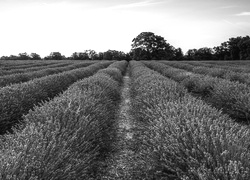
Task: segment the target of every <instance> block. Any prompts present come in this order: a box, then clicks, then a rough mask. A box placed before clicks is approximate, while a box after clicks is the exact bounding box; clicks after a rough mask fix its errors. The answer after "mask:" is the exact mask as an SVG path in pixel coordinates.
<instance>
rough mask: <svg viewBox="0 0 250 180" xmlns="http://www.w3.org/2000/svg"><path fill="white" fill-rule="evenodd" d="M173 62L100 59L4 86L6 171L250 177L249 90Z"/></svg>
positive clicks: (1, 168) (44, 175)
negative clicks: (125, 95)
mask: <svg viewBox="0 0 250 180" xmlns="http://www.w3.org/2000/svg"><path fill="white" fill-rule="evenodd" d="M174 63H175V62H174ZM174 63H172V64H171V66H169V65H166V64H167V63H165V64H164V63H163V61H161V62H156V61H151V62H148V61H130V62H129V63H128V62H127V61H102V62H96V63H94V64H92V65H89V66H88V67H83V68H78V69H73V70H70V71H66V72H62V73H59V74H54V75H49V76H45V77H41V78H36V79H33V80H31V81H28V82H26V83H20V84H15V85H11V86H7V87H3V88H1V89H0V101H1V104H0V129H1V130H2V131H1V134H2V135H0V177H1V178H2V179H4V180H5V179H6V180H13V179H15V180H17V179H18V180H26V179H39V180H40V179H65V180H68V179H76V180H81V179H90V180H91V179H110V180H112V179H124V178H123V177H120V175H122V174H124V175H126V178H127V179H138V180H139V179H148V180H152V179H183V180H184V179H185V180H199V179H244V180H245V179H246V180H247V179H250V168H249V167H250V161H249V160H250V149H249V147H250V129H249V126H248V125H243V124H241V123H237V122H235V119H237V120H243V121H248V120H249V114H250V111H249V109H250V108H249V97H250V96H249V95H250V94H249V93H250V87H249V86H248V85H247V84H243V83H239V82H233V81H229V80H227V79H223V78H217V77H212V76H209V75H203V74H195V73H194V72H191V71H186V70H184V69H178V68H174V67H172V65H173V66H174ZM190 66H191V65H190ZM125 74H126V75H125ZM128 74H129V77H128V76H127V75H128ZM124 76H125V77H124ZM123 79H125V81H124V82H125V83H124V82H123ZM126 80H129V83H126ZM124 84H125V85H126V86H124ZM124 90H126V91H129V93H128V94H127V95H128V96H129V97H126V98H128V99H126V100H127V101H128V102H129V103H127V104H126V103H124V102H123V101H122V97H123V96H122V92H124ZM123 100H124V99H123ZM123 103H124V104H126V107H125V106H123V107H125V108H126V111H121V109H120V108H121V105H123ZM221 110H222V111H221ZM121 113H127V114H121ZM126 115H127V116H126ZM120 116H124V117H127V118H129V120H128V121H129V123H131V124H132V125H133V127H132V126H131V127H130V128H129V133H130V135H131V136H130V137H127V134H126V132H127V131H126V127H124V129H123V131H124V132H121V127H119V125H120V123H122V122H123V121H122V120H124V119H121V118H119V117H120ZM126 120H127V119H126ZM119 128H120V129H119ZM9 132H10V133H9ZM121 133H123V134H121ZM125 135H126V137H125ZM126 138H129V140H128V139H127V140H126ZM123 140H124V143H122V142H121V141H123ZM126 142H127V143H126ZM125 143H126V144H125ZM117 144H123V145H122V147H116V146H115V145H117ZM123 146H124V147H123ZM125 151H127V153H126V152H125ZM119 152H123V153H119ZM119 155H120V156H119ZM124 155H130V156H131V157H129V158H128V157H123V156H124ZM118 156H119V157H118ZM123 158H127V159H123ZM128 159H129V160H131V161H132V162H129V163H125V162H127V161H126V160H128ZM112 161H114V162H112ZM119 163H120V164H119ZM126 166H130V167H126ZM122 170H124V171H126V172H121V171H122ZM109 176H110V177H109ZM111 176H112V177H111Z"/></svg>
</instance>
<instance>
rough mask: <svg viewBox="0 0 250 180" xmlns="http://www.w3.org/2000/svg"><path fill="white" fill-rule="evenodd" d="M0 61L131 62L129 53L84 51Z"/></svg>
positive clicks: (3, 57)
mask: <svg viewBox="0 0 250 180" xmlns="http://www.w3.org/2000/svg"><path fill="white" fill-rule="evenodd" d="M0 59H2V60H41V59H44V60H131V55H130V54H129V53H124V52H122V51H117V50H108V51H106V52H99V53H96V51H94V50H85V51H83V52H74V53H73V54H72V55H71V56H70V57H66V56H65V55H62V54H61V53H60V52H51V53H50V54H49V55H48V56H45V57H44V58H41V56H40V55H39V54H37V53H31V54H27V53H26V52H25V53H19V54H18V55H10V56H2V57H1V58H0Z"/></svg>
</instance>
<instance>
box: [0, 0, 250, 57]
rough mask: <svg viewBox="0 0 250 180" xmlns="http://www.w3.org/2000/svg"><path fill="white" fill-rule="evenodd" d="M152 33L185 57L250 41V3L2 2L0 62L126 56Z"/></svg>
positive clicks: (150, 0)
mask: <svg viewBox="0 0 250 180" xmlns="http://www.w3.org/2000/svg"><path fill="white" fill-rule="evenodd" d="M141 32H153V33H155V34H157V35H160V36H162V37H164V38H165V39H166V40H167V42H168V43H170V44H171V45H173V46H174V47H176V48H178V47H181V48H182V49H183V51H184V53H185V52H186V51H187V50H188V49H191V48H201V47H214V46H217V45H220V43H222V42H224V41H227V40H228V39H229V38H230V37H236V36H245V35H250V0H105V1H104V0H0V56H2V55H10V54H14V55H18V53H23V52H27V53H31V52H36V53H38V54H40V55H41V56H42V57H43V56H46V55H49V53H50V52H57V51H59V52H61V53H62V54H64V55H66V56H70V55H71V54H72V53H73V52H82V51H84V50H87V49H93V50H95V51H97V52H103V51H106V50H108V49H112V50H120V51H124V52H129V51H130V49H131V43H132V39H133V38H135V37H136V36H137V35H138V34H140V33H141Z"/></svg>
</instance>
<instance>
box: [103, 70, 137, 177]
mask: <svg viewBox="0 0 250 180" xmlns="http://www.w3.org/2000/svg"><path fill="white" fill-rule="evenodd" d="M121 97H122V100H121V103H120V107H119V112H118V141H117V143H116V148H117V152H116V153H115V154H114V156H113V157H112V158H111V159H110V162H109V163H108V166H109V168H108V175H107V176H106V177H103V179H116V180H118V179H127V180H128V179H132V174H133V164H132V163H133V161H134V160H133V157H134V150H133V146H134V145H133V144H134V143H133V136H134V133H133V131H134V129H133V128H134V124H133V118H132V116H131V114H130V108H131V99H130V77H129V73H128V69H127V72H126V74H125V76H124V77H123V87H122V88H121Z"/></svg>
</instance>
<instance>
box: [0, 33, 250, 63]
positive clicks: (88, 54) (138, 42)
mask: <svg viewBox="0 0 250 180" xmlns="http://www.w3.org/2000/svg"><path fill="white" fill-rule="evenodd" d="M0 59H3V60H40V59H44V60H49V59H51V60H132V59H133V60H250V37H249V36H245V37H241V36H238V37H236V38H230V39H229V40H228V41H226V42H223V43H221V45H220V46H216V47H213V48H209V47H203V48H199V49H189V50H188V51H187V52H186V54H185V55H184V54H183V51H182V49H181V48H175V47H174V46H172V45H170V44H169V43H168V42H167V41H166V40H165V39H164V38H163V37H161V36H159V35H155V34H154V33H152V32H142V33H140V34H139V35H138V36H137V37H135V38H134V39H133V40H132V44H131V50H130V52H129V53H124V52H122V51H117V50H108V51H106V52H99V53H97V52H96V51H94V50H85V51H83V52H74V53H73V54H72V55H71V56H70V57H66V56H64V55H62V54H61V53H60V52H51V53H50V55H48V56H45V57H44V58H41V57H40V55H39V54H37V53H31V54H27V53H19V54H18V55H17V56H16V55H10V56H2V57H1V58H0Z"/></svg>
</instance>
